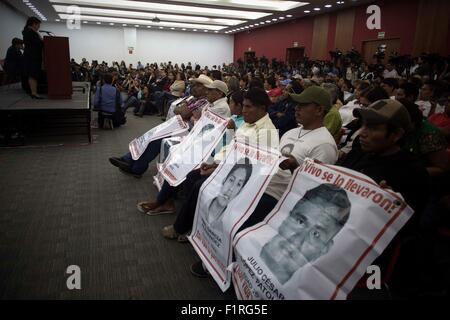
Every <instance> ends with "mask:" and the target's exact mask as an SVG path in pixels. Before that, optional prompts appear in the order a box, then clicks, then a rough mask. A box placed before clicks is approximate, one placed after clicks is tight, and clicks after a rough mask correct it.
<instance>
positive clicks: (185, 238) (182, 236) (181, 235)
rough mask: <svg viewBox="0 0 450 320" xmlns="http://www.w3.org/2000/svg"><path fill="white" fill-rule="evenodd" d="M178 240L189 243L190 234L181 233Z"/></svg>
mask: <svg viewBox="0 0 450 320" xmlns="http://www.w3.org/2000/svg"><path fill="white" fill-rule="evenodd" d="M177 241H178V242H179V243H188V242H189V239H188V235H187V234H180V235H179V236H178V238H177Z"/></svg>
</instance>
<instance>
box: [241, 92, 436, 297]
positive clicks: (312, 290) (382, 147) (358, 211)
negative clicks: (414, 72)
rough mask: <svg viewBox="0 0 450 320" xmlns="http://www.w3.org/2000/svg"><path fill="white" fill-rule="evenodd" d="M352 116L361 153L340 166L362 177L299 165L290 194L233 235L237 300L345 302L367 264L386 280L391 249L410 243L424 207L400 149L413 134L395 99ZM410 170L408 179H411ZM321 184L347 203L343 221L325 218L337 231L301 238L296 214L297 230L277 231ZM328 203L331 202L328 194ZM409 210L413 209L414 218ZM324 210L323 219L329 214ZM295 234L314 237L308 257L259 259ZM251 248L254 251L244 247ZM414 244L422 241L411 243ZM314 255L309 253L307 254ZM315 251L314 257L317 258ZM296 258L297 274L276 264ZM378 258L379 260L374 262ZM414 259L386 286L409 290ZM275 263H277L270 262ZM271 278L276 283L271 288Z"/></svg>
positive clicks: (419, 176) (419, 179)
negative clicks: (406, 286) (276, 241)
mask: <svg viewBox="0 0 450 320" xmlns="http://www.w3.org/2000/svg"><path fill="white" fill-rule="evenodd" d="M355 116H356V117H358V118H360V119H361V120H362V122H363V126H362V128H361V135H360V139H361V147H360V148H354V149H353V150H352V151H351V152H350V153H349V157H347V158H346V159H345V160H344V161H342V162H340V163H339V165H342V166H344V167H347V168H350V169H353V170H357V171H359V172H363V173H364V174H366V175H367V176H364V175H362V174H360V173H358V172H355V171H351V170H348V169H345V168H342V167H330V166H326V165H321V164H317V163H314V162H312V161H310V162H308V163H306V164H305V163H304V164H303V166H302V167H300V169H298V170H297V171H296V173H295V174H294V179H293V181H291V184H290V186H289V187H288V191H289V190H291V191H289V192H288V191H287V192H286V193H285V195H283V198H282V199H281V200H280V202H279V203H278V205H277V206H276V208H275V209H274V210H273V211H272V212H271V213H270V214H269V216H268V217H267V219H266V220H265V221H264V222H263V223H260V224H258V225H256V226H255V227H254V228H252V229H246V230H243V231H242V232H241V233H240V234H238V235H237V236H236V239H235V243H234V244H235V252H236V256H237V257H236V264H235V265H234V267H233V281H234V284H235V289H236V292H237V294H238V296H239V298H242V299H330V298H331V299H344V298H345V297H346V296H347V295H348V294H349V292H350V291H351V290H352V288H353V287H354V286H355V284H356V283H357V281H358V280H360V278H361V277H362V275H363V274H364V273H365V270H366V268H367V266H368V265H370V264H371V263H372V264H374V265H376V266H378V267H380V269H381V272H382V275H385V274H386V272H387V267H388V264H391V260H392V259H393V257H394V251H396V250H394V249H396V248H400V249H401V248H402V246H401V245H400V244H402V243H405V242H404V241H405V240H406V239H408V238H411V237H412V238H414V235H415V233H416V232H417V230H418V224H417V222H418V220H419V219H418V218H419V216H420V214H421V212H422V210H423V208H424V206H425V204H426V201H427V195H425V197H424V193H426V192H427V190H428V188H427V185H428V174H427V171H426V169H425V168H424V166H423V165H422V164H421V163H420V161H419V160H418V159H417V158H415V157H414V156H413V155H412V154H410V153H408V152H405V151H402V150H401V148H400V141H401V140H402V137H403V136H404V135H405V134H406V133H407V132H408V131H409V130H410V128H411V121H410V118H409V115H408V112H407V110H406V109H405V107H404V106H403V105H401V104H400V103H398V102H397V101H393V100H380V101H377V102H375V103H374V104H373V105H371V106H370V107H369V108H368V109H367V110H364V111H363V110H359V111H355ZM412 172H414V179H410V178H409V177H410V175H411V173H412ZM372 179H373V180H372ZM300 181H301V182H300ZM324 182H325V183H331V184H334V185H335V186H336V187H339V188H341V189H344V190H345V192H346V194H347V197H348V199H349V202H350V203H351V206H350V211H351V212H350V215H349V218H348V221H347V222H346V223H345V224H343V223H342V222H344V221H345V220H342V219H340V218H339V217H344V215H342V214H340V215H337V216H336V215H334V218H333V219H328V221H329V224H328V225H333V224H332V222H333V221H335V222H337V224H335V227H333V228H332V229H330V228H318V230H321V232H323V230H331V233H324V234H323V233H321V232H315V231H310V232H308V233H306V232H304V231H306V228H307V227H306V224H307V223H308V217H305V216H304V215H300V214H295V216H296V219H294V220H295V221H296V223H297V225H296V227H295V230H297V231H295V232H289V231H288V230H287V229H286V228H284V226H283V225H285V221H286V222H287V221H291V222H293V221H292V220H289V219H290V217H291V214H293V212H295V210H294V209H293V208H294V207H295V204H296V203H297V202H298V199H299V198H304V197H306V196H305V195H306V194H308V192H309V191H308V190H314V188H315V187H317V186H321V185H323V184H324ZM377 183H378V184H380V185H381V186H383V188H386V187H389V188H392V189H393V190H395V191H397V192H400V193H401V195H402V196H403V198H404V200H403V199H402V198H401V197H399V196H398V195H397V194H395V193H393V192H391V191H389V190H387V189H382V188H380V186H378V185H377ZM339 192H341V191H336V192H335V193H336V195H338V194H339ZM308 198H311V197H309V196H308ZM327 198H328V199H331V197H330V196H328V197H327ZM314 202H317V201H314ZM321 202H322V201H321ZM407 204H409V205H410V206H411V207H412V209H413V210H414V212H415V213H414V215H413V211H412V210H411V208H409V207H407ZM313 205H314V204H311V206H313ZM344 207H345V206H344ZM313 208H314V206H313ZM302 211H303V210H302ZM308 211H311V210H308ZM313 211H314V210H313ZM322 211H323V210H322ZM325 212H326V213H327V214H329V213H332V212H334V210H333V211H327V210H325ZM343 212H344V211H343ZM411 216H412V217H413V218H412V219H410V217H411ZM336 218H337V219H336ZM310 220H311V219H310ZM322 220H323V219H322ZM316 221H319V219H316ZM322 224H323V223H322ZM294 225H295V224H294ZM309 225H311V223H309ZM315 225H317V223H315ZM309 228H310V227H309ZM252 230H253V231H252ZM300 230H304V231H302V232H300ZM311 230H313V229H311ZM333 230H334V231H333ZM339 230H340V231H339ZM295 234H298V236H299V237H298V239H300V237H301V236H300V235H301V234H303V236H306V235H309V236H310V237H311V236H313V237H314V236H315V237H317V238H318V240H315V242H316V243H318V244H321V245H318V246H314V245H308V247H307V248H309V252H310V254H308V253H307V252H308V250H306V253H300V252H298V253H296V254H292V255H287V252H289V251H288V250H286V249H283V250H284V251H280V250H279V249H280V248H278V250H277V253H278V254H275V255H273V256H272V257H268V255H267V254H266V253H265V251H267V250H268V249H269V247H275V244H273V242H272V244H270V243H271V241H272V240H273V239H275V238H277V239H280V237H284V238H286V239H288V238H290V237H291V236H292V235H295ZM277 236H278V237H277ZM323 236H325V238H322V237H323ZM296 237H297V236H296ZM252 239H253V240H252ZM319 239H321V241H319ZM310 240H311V241H312V240H314V239H310ZM330 240H332V241H333V245H332V246H330V245H326V246H325V244H324V243H330V242H329V241H330ZM303 242H304V240H303ZM303 242H302V243H303ZM250 243H258V244H259V245H258V246H256V247H255V246H253V248H249V244H250ZM414 243H420V241H417V242H413V243H412V244H414ZM279 245H280V246H282V245H283V242H281V241H280V242H279ZM410 245H411V244H410ZM250 246H252V245H250ZM280 246H279V247H280ZM312 249H313V250H312ZM315 249H317V250H315ZM319 249H320V251H319ZM324 249H325V250H324ZM417 249H418V247H416V246H414V247H410V248H409V250H407V252H414V253H415V254H417V252H418V250H417ZM304 252H305V251H304ZM314 252H315V254H311V253H314ZM317 252H320V254H319V256H318V255H317ZM380 253H382V254H381V255H380ZM400 254H402V250H400ZM300 255H301V256H302V257H301V259H300V260H302V261H303V262H301V263H298V262H296V267H295V268H294V267H292V266H291V267H289V268H288V267H287V266H286V265H287V263H283V262H282V261H285V260H286V259H284V258H283V257H286V256H290V257H293V256H294V257H295V256H300ZM378 255H380V256H379V257H378V258H377V256H378ZM308 256H309V257H310V258H308ZM413 258H414V257H408V256H404V255H403V259H402V260H403V261H405V260H406V261H407V263H408V268H407V269H406V268H403V272H402V274H397V275H396V274H395V272H394V278H393V279H391V282H390V283H389V285H390V286H391V287H392V285H393V284H394V285H395V284H397V285H402V283H401V281H402V280H403V279H404V280H405V281H408V283H409V285H411V281H410V280H411V279H414V278H415V277H416V276H417V274H419V271H420V268H421V267H422V266H421V265H420V264H418V263H417V261H416V260H413ZM274 260H277V261H278V263H274ZM374 260H375V261H374ZM283 265H284V266H285V267H283ZM277 269H281V270H289V271H287V272H284V274H283V272H278V273H279V274H281V275H279V276H276V274H277V271H276V270H277ZM394 270H395V269H394ZM406 270H407V272H406ZM257 273H261V276H262V277H261V278H258V277H257V276H256V274H257ZM270 274H274V277H273V278H272V280H270V281H267V279H268V278H270ZM264 279H266V280H265V284H264V283H262V281H261V280H264ZM274 279H277V280H276V282H274ZM326 279H328V280H326Z"/></svg>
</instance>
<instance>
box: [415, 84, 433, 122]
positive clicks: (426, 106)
mask: <svg viewBox="0 0 450 320" xmlns="http://www.w3.org/2000/svg"><path fill="white" fill-rule="evenodd" d="M434 90H435V87H434V84H433V82H429V81H428V82H425V83H424V85H423V86H422V88H421V89H420V97H419V100H418V101H416V104H417V105H418V106H419V109H420V111H422V114H423V116H424V117H426V118H428V116H430V115H431V114H430V113H431V109H432V108H433V104H434V103H433V101H432V100H433V96H434Z"/></svg>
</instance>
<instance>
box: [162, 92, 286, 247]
mask: <svg viewBox="0 0 450 320" xmlns="http://www.w3.org/2000/svg"><path fill="white" fill-rule="evenodd" d="M270 104H271V102H270V99H269V97H268V96H267V93H266V92H265V91H264V89H260V88H252V89H250V90H249V91H248V92H247V93H246V94H245V96H244V106H243V111H242V114H243V116H244V121H245V123H244V124H243V125H242V126H241V127H240V128H239V129H238V130H237V131H236V134H235V136H236V139H244V140H245V141H247V142H248V143H251V144H254V145H259V146H261V147H264V146H266V147H267V148H277V147H278V143H279V138H278V132H277V130H276V129H275V126H274V125H273V123H272V121H271V120H270V118H269V115H268V113H267V108H268V107H269V105H270ZM227 148H228V146H226V147H224V148H222V150H221V151H220V152H219V153H218V154H216V155H215V157H214V160H215V162H214V163H213V164H206V163H203V164H202V165H201V166H200V170H194V171H192V172H191V173H189V174H188V176H187V177H186V182H185V183H186V185H189V190H188V193H187V196H186V200H185V201H184V202H183V205H182V207H181V209H180V211H179V213H178V215H177V218H176V221H175V223H174V224H173V225H168V226H166V227H164V228H163V230H162V233H163V236H164V237H165V238H167V239H177V238H178V237H179V236H180V235H183V234H185V233H187V232H188V231H189V230H191V228H192V223H193V220H194V216H195V210H196V205H197V199H198V195H199V191H200V188H201V186H202V184H203V182H205V180H206V179H208V177H209V176H210V175H211V173H212V172H214V170H215V169H216V168H217V166H218V165H219V163H220V162H221V161H222V160H223V159H224V158H225V154H226V150H227Z"/></svg>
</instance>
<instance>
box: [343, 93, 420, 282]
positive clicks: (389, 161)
mask: <svg viewBox="0 0 450 320" xmlns="http://www.w3.org/2000/svg"><path fill="white" fill-rule="evenodd" d="M354 115H355V117H357V118H360V119H361V120H362V123H363V125H362V127H361V129H360V145H361V147H360V148H354V149H352V150H351V151H350V153H349V154H348V156H347V157H346V158H345V159H343V160H341V161H339V162H338V165H341V166H343V167H346V168H349V169H352V170H355V171H359V172H361V173H363V174H365V175H367V176H369V177H370V178H372V179H373V180H374V181H375V182H376V183H378V184H380V185H381V186H389V188H391V189H392V190H393V191H395V192H398V193H400V194H401V195H402V196H403V198H404V199H405V201H406V203H407V204H408V205H409V206H410V207H411V208H412V209H413V210H414V215H413V217H412V218H411V219H410V220H409V221H408V222H407V223H406V225H405V226H404V227H403V229H402V230H401V231H400V232H399V233H398V234H397V235H396V237H395V238H394V240H393V241H391V243H390V244H389V246H388V247H387V249H386V250H385V251H384V252H383V254H382V255H381V256H380V257H379V258H378V259H377V260H376V261H375V262H374V264H375V265H378V266H380V267H381V272H382V273H383V272H385V269H384V268H385V267H387V264H388V263H389V261H390V259H391V255H392V252H393V248H394V247H395V246H396V244H398V243H399V241H402V240H403V239H405V238H406V237H410V236H411V235H415V233H416V231H417V229H418V222H419V219H420V215H421V213H422V211H423V209H424V207H425V205H426V202H427V199H428V190H429V188H428V184H429V176H428V173H427V171H426V169H425V167H424V166H423V164H422V163H421V162H420V160H419V159H418V158H416V157H415V156H414V155H413V154H411V153H409V152H407V151H403V150H402V149H401V144H402V140H403V138H404V136H405V134H407V133H408V132H409V131H410V130H411V119H410V116H409V114H408V111H407V110H406V108H405V107H404V106H403V105H402V104H401V103H400V102H398V101H395V100H392V99H385V100H379V101H377V102H375V103H373V104H372V105H370V106H369V107H368V108H365V109H355V110H354ZM410 262H411V261H410ZM410 262H407V263H408V264H409V267H408V268H409V270H402V271H401V272H399V273H398V275H400V274H402V275H406V274H407V273H408V274H409V273H410V272H411V274H410V276H411V278H409V280H410V279H413V278H415V275H416V274H412V273H413V272H415V271H414V268H413V266H416V265H417V261H414V262H412V263H410ZM405 265H406V264H405ZM408 271H409V272H408ZM416 271H417V270H416ZM406 280H407V281H409V280H408V279H406Z"/></svg>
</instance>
